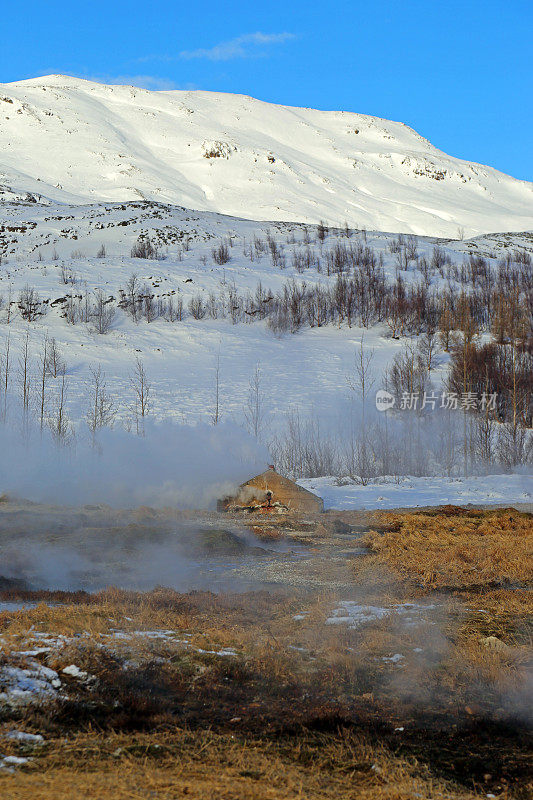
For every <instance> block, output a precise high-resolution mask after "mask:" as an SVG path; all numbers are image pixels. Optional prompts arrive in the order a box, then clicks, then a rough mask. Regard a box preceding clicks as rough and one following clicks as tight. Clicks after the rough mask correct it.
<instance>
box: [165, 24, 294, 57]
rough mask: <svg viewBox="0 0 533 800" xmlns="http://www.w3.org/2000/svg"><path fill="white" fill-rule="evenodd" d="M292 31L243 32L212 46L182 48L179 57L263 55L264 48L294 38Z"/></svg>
mask: <svg viewBox="0 0 533 800" xmlns="http://www.w3.org/2000/svg"><path fill="white" fill-rule="evenodd" d="M295 38H296V36H295V35H294V33H261V32H260V31H257V32H256V33H243V34H242V36H237V37H236V38H235V39H229V40H228V41H227V42H219V44H216V45H214V47H209V48H199V49H198V50H182V52H181V53H179V58H184V59H193V58H206V59H208V60H209V61H231V60H232V59H234V58H251V57H253V56H258V55H264V53H265V48H267V47H269V46H271V45H275V44H283V43H284V42H288V41H290V40H291V39H295Z"/></svg>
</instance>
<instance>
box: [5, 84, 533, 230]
mask: <svg viewBox="0 0 533 800" xmlns="http://www.w3.org/2000/svg"><path fill="white" fill-rule="evenodd" d="M27 193H30V194H31V195H32V196H33V197H34V198H35V199H38V200H41V201H44V202H48V201H55V202H62V203H70V204H86V203H96V202H110V201H119V202H124V201H131V200H143V199H144V200H156V201H159V202H164V203H172V204H178V205H181V206H185V207H187V208H191V209H196V210H200V211H216V212H221V213H224V214H231V215H235V216H238V217H241V218H248V219H256V220H286V221H302V222H310V223H317V222H318V221H319V220H320V219H323V220H324V221H326V222H327V223H329V224H330V225H342V224H343V223H344V222H345V221H346V222H348V224H349V225H351V226H353V227H359V228H361V227H365V228H368V229H372V230H381V231H393V232H399V231H402V232H412V233H416V234H419V235H429V236H446V237H455V238H457V237H458V235H459V232H460V233H461V235H462V233H463V232H464V234H465V235H466V236H472V235H477V234H481V233H488V232H496V231H520V230H527V229H531V228H533V184H531V183H528V182H526V181H519V180H515V179H514V178H511V177H509V176H507V175H504V174H503V173H501V172H498V171H497V170H495V169H492V168H491V167H485V166H480V165H478V164H473V163H470V162H467V161H462V160H460V159H457V158H453V157H451V156H448V155H446V154H445V153H443V152H442V151H440V150H438V149H436V148H435V147H433V146H432V145H431V144H430V143H429V142H428V141H427V140H426V139H424V138H422V137H421V136H420V135H418V134H417V133H416V132H415V131H413V130H412V129H411V128H409V127H407V126H405V125H403V124H402V123H399V122H389V121H387V120H382V119H378V118H375V117H369V116H364V115H361V114H353V113H347V112H343V111H327V112H325V111H315V110H312V109H304V108H290V107H286V106H277V105H272V104H269V103H264V102H261V101H259V100H254V99H253V98H251V97H246V96H242V95H231V94H220V93H214V92H202V91H168V92H149V91H146V90H143V89H139V88H134V87H131V86H105V85H101V84H98V83H93V82H90V81H84V80H80V79H77V78H71V77H66V76H50V77H44V78H35V79H32V80H28V81H21V82H18V83H10V84H3V85H0V198H4V199H6V200H17V199H19V198H20V199H23V198H25V197H26V196H27Z"/></svg>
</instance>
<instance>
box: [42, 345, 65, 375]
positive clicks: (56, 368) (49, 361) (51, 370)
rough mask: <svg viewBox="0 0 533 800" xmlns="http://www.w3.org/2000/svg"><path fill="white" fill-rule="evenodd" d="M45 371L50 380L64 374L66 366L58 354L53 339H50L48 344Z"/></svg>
mask: <svg viewBox="0 0 533 800" xmlns="http://www.w3.org/2000/svg"><path fill="white" fill-rule="evenodd" d="M46 370H47V372H48V374H49V375H51V376H52V378H57V377H58V375H63V374H64V373H65V372H66V365H65V362H64V360H63V358H62V356H61V353H60V352H59V347H58V344H57V342H56V340H55V338H52V339H50V340H49V342H48V347H47V354H46Z"/></svg>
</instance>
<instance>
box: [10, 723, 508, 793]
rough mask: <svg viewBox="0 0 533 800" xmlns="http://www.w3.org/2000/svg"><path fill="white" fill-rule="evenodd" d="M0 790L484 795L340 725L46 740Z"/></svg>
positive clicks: (89, 736) (78, 736)
mask: <svg viewBox="0 0 533 800" xmlns="http://www.w3.org/2000/svg"><path fill="white" fill-rule="evenodd" d="M12 749H13V750H15V748H12ZM0 793H1V795H2V797H5V798H6V800H7V798H9V800H27V798H29V797H31V798H32V800H51V798H53V799H54V800H78V798H87V800H107V799H109V800H141V798H142V800H145V798H157V800H174V798H181V797H187V798H194V799H195V800H215V798H216V800H219V799H222V798H224V799H225V800H281V799H283V800H285V799H286V800H292V799H293V798H294V800H296V799H297V798H298V799H299V800H301V799H302V798H308V799H309V800H319V798H320V799H322V798H343V800H351V799H353V800H355V799H356V798H357V800H359V799H361V800H374V798H375V799H376V800H412V798H415V797H417V798H427V799H428V800H429V798H436V797H446V798H449V800H473V798H479V797H480V796H481V795H480V794H478V793H476V792H470V791H467V790H465V789H461V788H460V787H459V786H457V785H454V784H453V783H452V782H451V781H445V780H442V779H436V778H435V777H433V776H432V775H431V774H430V772H429V771H428V769H427V768H426V767H424V766H422V765H420V764H418V763H417V762H416V761H415V760H412V759H410V760H409V759H405V758H401V757H398V756H394V755H393V754H392V753H391V752H390V751H388V750H387V748H385V747H383V746H380V745H379V744H375V743H371V742H370V741H369V740H368V739H367V738H365V737H364V736H361V735H358V734H354V733H353V732H350V731H346V730H344V731H343V730H340V731H339V732H338V733H337V734H336V735H335V736H331V735H328V734H310V733H307V734H305V733H303V734H302V735H301V737H300V739H299V742H298V744H297V745H296V746H295V745H294V742H291V741H289V740H287V739H278V740H265V739H258V738H252V737H250V738H242V737H239V736H234V735H232V734H217V733H213V732H210V731H196V732H194V731H186V730H183V729H174V730H172V731H167V732H158V733H152V734H138V733H137V734H135V735H125V734H111V735H106V736H103V735H102V734H98V733H91V734H80V735H76V736H72V737H69V738H68V739H67V740H53V741H51V742H49V744H48V745H47V747H46V749H45V750H44V752H43V753H42V755H40V756H37V757H36V761H35V762H34V763H33V764H32V765H31V766H30V767H29V768H27V769H26V770H25V771H23V772H18V773H17V774H16V776H14V775H7V776H1V775H0ZM501 796H502V797H505V795H501Z"/></svg>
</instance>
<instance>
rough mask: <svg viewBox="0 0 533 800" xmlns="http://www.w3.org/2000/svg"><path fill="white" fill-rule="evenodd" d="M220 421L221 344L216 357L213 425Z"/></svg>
mask: <svg viewBox="0 0 533 800" xmlns="http://www.w3.org/2000/svg"><path fill="white" fill-rule="evenodd" d="M219 421H220V346H219V348H218V352H217V354H216V357H215V393H214V408H213V425H218V423H219Z"/></svg>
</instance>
